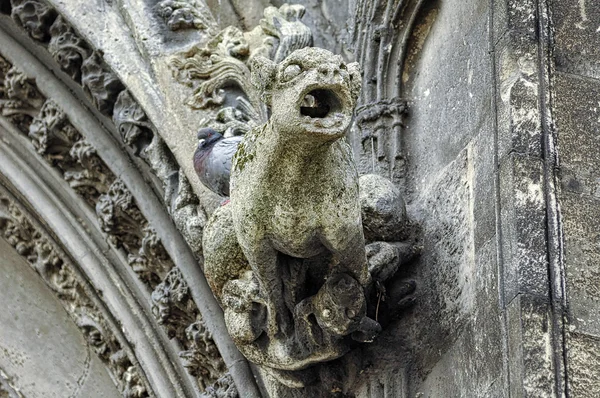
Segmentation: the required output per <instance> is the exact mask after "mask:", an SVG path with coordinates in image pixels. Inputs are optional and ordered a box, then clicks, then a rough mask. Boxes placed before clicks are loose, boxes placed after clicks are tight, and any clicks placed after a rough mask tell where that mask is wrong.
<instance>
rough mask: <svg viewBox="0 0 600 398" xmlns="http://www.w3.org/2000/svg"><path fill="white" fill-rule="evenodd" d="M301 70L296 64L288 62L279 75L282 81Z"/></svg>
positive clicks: (287, 79)
mask: <svg viewBox="0 0 600 398" xmlns="http://www.w3.org/2000/svg"><path fill="white" fill-rule="evenodd" d="M301 72H302V69H301V68H300V66H299V65H297V64H290V65H288V66H287V67H286V68H285V69H284V70H283V75H282V76H281V79H282V81H284V82H287V81H289V80H292V79H293V78H295V77H296V76H298V75H299V74H300V73H301Z"/></svg>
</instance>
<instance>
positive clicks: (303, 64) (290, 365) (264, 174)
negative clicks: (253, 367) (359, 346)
mask: <svg viewBox="0 0 600 398" xmlns="http://www.w3.org/2000/svg"><path fill="white" fill-rule="evenodd" d="M252 66H253V68H252V73H253V83H254V84H255V85H256V86H257V87H258V89H259V91H260V92H261V93H262V97H263V99H264V100H265V102H266V103H267V105H268V106H270V107H271V118H270V120H269V122H268V123H267V124H265V125H263V126H260V127H257V128H254V129H252V130H251V131H250V132H249V133H247V134H246V135H245V137H244V139H243V141H242V142H241V144H240V146H239V148H238V150H237V152H236V154H235V156H234V160H233V168H232V175H231V202H230V204H227V205H225V206H222V207H221V208H220V209H218V210H217V212H215V215H214V216H213V218H212V219H211V221H210V222H209V224H208V225H207V227H206V229H205V235H204V243H203V244H204V256H205V263H204V266H205V270H204V271H205V274H206V276H207V279H208V281H209V283H210V285H211V288H212V289H213V290H214V292H215V295H216V296H217V297H218V298H219V299H220V300H221V303H222V305H223V307H224V309H225V318H226V323H227V326H228V329H229V332H230V333H231V335H232V337H233V338H234V340H235V341H236V343H237V344H238V346H239V348H240V350H241V351H242V352H243V353H244V354H245V355H246V356H247V357H248V358H249V359H250V360H252V361H254V362H256V363H259V364H262V365H266V366H268V367H271V368H276V369H280V370H283V371H284V372H285V371H296V370H301V369H304V368H307V367H308V366H310V365H311V364H314V363H318V362H323V361H328V360H332V359H335V358H337V357H339V356H341V355H343V354H344V353H345V352H347V350H348V346H347V344H345V343H344V342H348V339H347V337H349V336H350V335H352V336H353V337H356V338H357V339H358V340H359V341H369V340H372V339H373V338H374V336H375V335H376V334H377V332H378V330H380V328H379V325H378V324H377V322H375V321H374V320H369V319H368V318H366V314H365V312H366V311H365V309H366V304H365V303H366V300H365V289H366V288H367V286H368V285H369V284H370V282H371V277H370V275H369V272H368V267H367V258H366V254H365V240H364V236H363V229H362V222H361V208H360V203H359V193H358V175H357V172H356V169H355V166H354V162H353V159H352V155H351V150H350V147H349V146H348V144H347V143H346V142H345V140H343V139H342V138H343V137H344V135H345V133H346V130H347V128H348V127H349V125H350V122H351V118H352V111H353V108H354V104H355V101H356V98H357V96H358V93H359V90H360V73H359V68H358V65H357V64H349V65H346V64H345V63H344V62H343V61H342V59H341V57H340V56H336V55H334V54H332V53H331V52H329V51H326V50H323V49H318V48H305V49H301V50H297V51H295V52H293V53H292V54H291V55H289V56H288V57H287V58H286V59H285V60H284V61H283V62H281V63H280V64H279V65H276V64H275V63H274V62H272V61H269V60H267V59H265V58H262V57H255V58H254V60H253V65H252ZM286 377H287V376H283V378H286ZM290 377H291V376H290ZM288 381H289V380H288ZM289 383H290V384H294V382H292V381H289Z"/></svg>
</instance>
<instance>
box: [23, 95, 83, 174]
mask: <svg viewBox="0 0 600 398" xmlns="http://www.w3.org/2000/svg"><path fill="white" fill-rule="evenodd" d="M29 138H31V142H32V143H33V146H34V147H35V149H36V150H37V152H38V153H39V154H40V155H45V157H46V158H47V159H48V160H49V161H50V162H51V163H52V164H55V163H56V162H60V161H64V160H65V159H66V158H67V157H68V156H69V151H70V149H71V147H72V146H73V144H74V143H75V141H77V140H78V139H79V138H80V135H79V133H78V132H77V130H75V128H74V127H73V126H71V124H70V123H69V121H68V119H67V116H66V115H65V113H64V112H63V111H62V110H61V109H60V108H59V107H58V105H56V103H55V102H54V101H52V100H47V101H46V102H45V103H44V105H43V106H42V109H41V110H40V113H39V114H38V115H37V116H36V117H35V118H34V119H33V121H32V123H31V125H30V126H29Z"/></svg>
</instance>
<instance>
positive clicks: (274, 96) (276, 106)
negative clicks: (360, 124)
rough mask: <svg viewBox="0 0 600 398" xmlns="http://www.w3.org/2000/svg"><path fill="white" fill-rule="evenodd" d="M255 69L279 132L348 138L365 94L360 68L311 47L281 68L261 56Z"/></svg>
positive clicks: (254, 75)
mask: <svg viewBox="0 0 600 398" xmlns="http://www.w3.org/2000/svg"><path fill="white" fill-rule="evenodd" d="M251 68H252V81H253V84H254V85H255V86H256V87H257V89H258V90H259V91H260V92H261V93H262V99H263V101H264V102H265V103H266V104H267V105H268V106H269V107H270V108H271V122H272V124H273V125H274V126H275V127H276V129H277V130H278V131H279V132H280V133H289V134H294V133H298V134H301V133H308V134H309V135H311V136H318V137H322V138H325V139H327V140H333V139H337V138H340V137H342V136H343V135H344V133H345V131H346V129H347V128H348V126H349V125H350V121H351V119H352V112H353V110H354V106H355V104H356V99H357V97H358V94H359V92H360V85H361V76H360V70H359V66H358V64H357V63H355V62H354V63H351V64H346V63H344V61H343V60H342V57H341V56H339V55H335V54H333V53H331V52H330V51H327V50H324V49H321V48H315V47H306V48H303V49H300V50H296V51H294V52H293V53H291V54H290V55H289V56H288V57H287V58H286V59H284V60H283V61H282V62H281V63H279V64H275V63H274V62H272V61H270V60H268V59H266V58H263V57H260V56H256V57H254V58H253V60H252V64H251ZM296 135H297V134H296Z"/></svg>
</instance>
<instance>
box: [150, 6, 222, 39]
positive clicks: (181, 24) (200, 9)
mask: <svg viewBox="0 0 600 398" xmlns="http://www.w3.org/2000/svg"><path fill="white" fill-rule="evenodd" d="M157 12H158V15H159V16H161V17H162V18H163V19H164V21H165V23H166V24H167V26H168V27H169V29H171V30H180V29H190V28H195V29H200V30H204V31H206V33H208V34H209V35H213V34H214V33H215V31H216V29H217V21H215V18H214V17H213V15H212V13H211V12H210V10H209V8H208V6H207V5H206V3H205V2H204V0H163V1H161V2H160V3H158V6H157Z"/></svg>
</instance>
